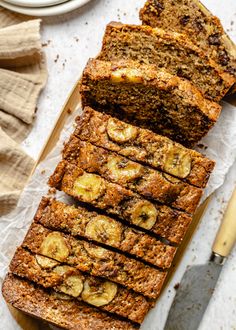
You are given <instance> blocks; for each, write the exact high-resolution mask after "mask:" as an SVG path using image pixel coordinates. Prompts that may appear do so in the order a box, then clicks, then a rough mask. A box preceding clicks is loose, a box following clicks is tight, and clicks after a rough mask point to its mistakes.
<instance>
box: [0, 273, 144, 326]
mask: <svg viewBox="0 0 236 330" xmlns="http://www.w3.org/2000/svg"><path fill="white" fill-rule="evenodd" d="M2 292H3V296H4V298H5V300H6V301H7V302H8V303H9V304H11V305H12V306H13V307H15V308H17V309H19V310H21V311H22V312H24V313H27V314H29V315H31V316H34V317H36V318H39V319H42V320H43V321H47V322H50V323H52V324H54V325H56V326H58V327H62V328H63V329H68V330H94V329H96V330H104V329H111V330H135V329H137V328H138V326H135V325H134V324H133V323H131V322H129V321H124V320H120V319H118V318H117V317H115V316H112V315H109V314H107V313H105V312H102V311H99V310H98V309H97V308H95V307H91V306H88V305H86V304H85V303H83V302H80V301H78V300H75V299H72V300H65V299H63V298H62V297H60V296H59V295H57V294H56V293H55V292H53V291H49V290H45V289H42V288H41V287H39V286H37V285H35V284H33V283H30V282H29V281H26V280H24V279H21V278H19V277H17V276H15V275H13V274H8V275H7V277H6V278H5V280H4V282H3V286H2Z"/></svg>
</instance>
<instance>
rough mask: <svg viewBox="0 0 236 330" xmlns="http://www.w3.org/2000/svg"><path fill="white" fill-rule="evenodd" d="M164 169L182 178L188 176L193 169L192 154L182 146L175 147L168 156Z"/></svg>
mask: <svg viewBox="0 0 236 330" xmlns="http://www.w3.org/2000/svg"><path fill="white" fill-rule="evenodd" d="M164 171H166V172H168V173H169V174H172V175H174V176H177V177H179V178H182V179H184V178H186V177H187V176H188V175H189V173H190V171H191V156H190V155H189V154H188V153H186V152H185V151H184V150H182V149H181V148H177V147H175V148H173V149H172V150H170V151H169V153H168V154H167V156H166V160H165V166H164Z"/></svg>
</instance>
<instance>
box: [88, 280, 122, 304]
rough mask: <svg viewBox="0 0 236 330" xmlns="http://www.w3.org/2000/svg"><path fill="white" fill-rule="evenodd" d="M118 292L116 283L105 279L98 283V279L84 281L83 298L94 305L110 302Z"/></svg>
mask: <svg viewBox="0 0 236 330" xmlns="http://www.w3.org/2000/svg"><path fill="white" fill-rule="evenodd" d="M116 293H117V285H116V284H115V283H112V282H109V281H105V282H100V283H99V284H98V282H97V281H92V280H90V281H89V280H86V281H85V282H84V290H83V292H82V299H83V300H84V301H86V302H87V303H89V304H91V305H94V306H97V307H99V306H104V305H107V304H109V303H110V302H111V301H112V300H113V299H114V297H115V295H116Z"/></svg>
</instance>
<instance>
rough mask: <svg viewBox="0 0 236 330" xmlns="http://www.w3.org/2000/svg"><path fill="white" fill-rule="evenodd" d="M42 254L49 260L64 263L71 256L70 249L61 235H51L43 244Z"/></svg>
mask: <svg viewBox="0 0 236 330" xmlns="http://www.w3.org/2000/svg"><path fill="white" fill-rule="evenodd" d="M40 252H41V253H42V254H43V255H44V256H47V257H49V258H52V259H56V260H58V261H64V260H65V259H66V258H67V257H68V255H69V249H68V246H67V245H66V242H65V240H64V238H63V237H62V235H61V234H60V233H50V234H48V235H47V237H46V238H45V239H44V241H43V242H42V244H41V247H40Z"/></svg>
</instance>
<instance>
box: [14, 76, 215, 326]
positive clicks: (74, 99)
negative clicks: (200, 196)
mask: <svg viewBox="0 0 236 330" xmlns="http://www.w3.org/2000/svg"><path fill="white" fill-rule="evenodd" d="M80 102H81V98H80V94H79V81H78V82H77V83H76V84H75V86H74V88H73V90H72V92H71V94H70V95H69V97H68V99H67V101H66V102H65V104H64V106H63V108H62V110H61V112H60V114H59V116H58V119H57V121H56V124H55V126H54V128H53V130H52V132H51V134H50V136H49V138H48V140H47V141H46V143H45V145H44V147H43V148H42V151H41V153H40V155H39V157H38V159H37V161H36V164H35V167H34V169H33V171H32V174H33V173H34V171H35V169H36V168H37V166H38V165H39V164H40V163H41V162H42V161H43V160H44V159H45V158H46V157H47V156H48V154H49V153H50V152H51V151H52V149H53V148H54V147H55V145H56V143H57V141H58V140H59V137H60V133H61V131H62V129H63V127H64V125H65V122H66V120H67V119H68V116H70V114H71V113H73V112H74V111H75V110H76V109H77V108H78V107H79V105H80ZM209 199H210V198H208V199H207V200H206V201H205V202H204V203H203V204H202V205H201V206H200V207H199V208H198V209H197V211H196V213H195V216H194V217H193V220H192V222H191V224H190V227H189V229H188V232H187V234H186V235H185V238H184V240H183V242H182V243H181V245H180V247H179V248H178V251H177V253H176V256H175V258H174V260H173V264H172V266H171V268H170V269H169V272H168V276H167V279H166V282H165V285H164V287H163V289H162V292H163V291H164V290H165V288H166V287H167V285H168V283H169V281H170V279H171V277H172V276H173V274H174V271H175V270H176V268H177V267H178V265H179V263H180V261H181V258H182V257H183V255H184V252H185V250H186V248H187V246H188V244H189V243H190V241H191V238H192V236H193V234H194V232H195V230H196V228H197V226H198V224H199V222H200V220H201V218H202V216H203V214H204V212H205V210H206V209H207V206H208V203H209ZM157 303H158V302H157ZM9 309H10V311H11V313H12V316H13V317H14V318H15V320H16V321H17V323H18V324H19V325H20V326H21V328H22V329H23V330H50V329H51V327H49V325H48V324H46V323H43V322H42V321H38V320H36V319H34V318H32V317H30V316H26V315H25V314H24V313H22V312H20V311H18V310H16V309H15V308H13V307H11V306H9Z"/></svg>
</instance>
